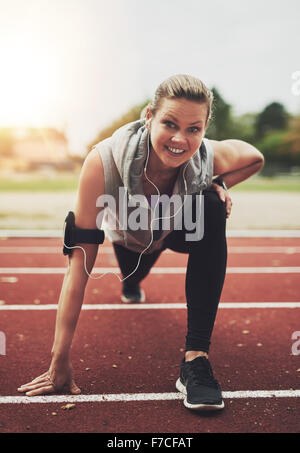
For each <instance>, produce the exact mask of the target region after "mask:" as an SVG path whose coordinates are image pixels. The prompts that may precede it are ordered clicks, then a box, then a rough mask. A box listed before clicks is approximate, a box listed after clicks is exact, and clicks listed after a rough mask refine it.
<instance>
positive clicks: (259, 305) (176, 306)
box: [0, 302, 300, 311]
mask: <svg viewBox="0 0 300 453" xmlns="http://www.w3.org/2000/svg"><path fill="white" fill-rule="evenodd" d="M184 308H186V304H185V303H166V304H156V303H152V304H144V303H142V304H83V305H82V310H167V309H171V310H174V309H175V310H178V309H184ZM219 308H221V309H231V308H235V309H236V308H300V302H220V303H219ZM1 310H2V311H5V310H11V311H14V310H57V304H42V305H34V304H30V305H29V304H27V305H0V311H1Z"/></svg>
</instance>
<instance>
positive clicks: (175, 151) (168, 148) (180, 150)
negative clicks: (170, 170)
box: [166, 146, 185, 154]
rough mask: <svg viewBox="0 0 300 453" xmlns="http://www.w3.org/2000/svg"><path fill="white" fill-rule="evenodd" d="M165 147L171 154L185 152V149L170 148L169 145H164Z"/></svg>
mask: <svg viewBox="0 0 300 453" xmlns="http://www.w3.org/2000/svg"><path fill="white" fill-rule="evenodd" d="M166 148H167V150H168V151H170V153H172V154H183V153H184V152H185V149H179V148H171V147H170V146H166Z"/></svg>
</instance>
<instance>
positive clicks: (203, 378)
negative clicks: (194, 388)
mask: <svg viewBox="0 0 300 453" xmlns="http://www.w3.org/2000/svg"><path fill="white" fill-rule="evenodd" d="M189 377H190V379H191V380H192V383H194V384H200V385H206V386H207V387H213V388H218V382H217V381H216V380H215V379H214V377H213V374H212V370H211V366H210V364H209V362H208V360H205V359H204V360H196V361H195V362H191V367H190V373H189Z"/></svg>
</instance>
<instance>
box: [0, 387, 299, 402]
mask: <svg viewBox="0 0 300 453" xmlns="http://www.w3.org/2000/svg"><path fill="white" fill-rule="evenodd" d="M222 396H223V398H228V399H235V398H274V397H275V398H299V397H300V390H239V391H235V392H222ZM184 397H185V396H184V395H183V394H182V393H119V394H102V395H46V396H31V397H30V396H1V397H0V404H32V403H46V404H47V403H48V404H49V403H65V402H69V403H102V402H127V401H162V400H164V401H166V400H168V401H169V400H182V399H184Z"/></svg>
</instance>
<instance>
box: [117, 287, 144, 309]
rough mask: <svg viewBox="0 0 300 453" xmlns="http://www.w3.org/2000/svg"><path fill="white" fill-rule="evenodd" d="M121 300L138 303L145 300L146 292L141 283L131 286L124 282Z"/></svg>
mask: <svg viewBox="0 0 300 453" xmlns="http://www.w3.org/2000/svg"><path fill="white" fill-rule="evenodd" d="M121 300H122V302H124V303H125V304H138V303H139V302H144V301H145V293H144V291H143V290H142V289H140V286H139V285H134V286H130V285H128V284H127V283H126V282H124V283H123V289H122V295H121Z"/></svg>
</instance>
